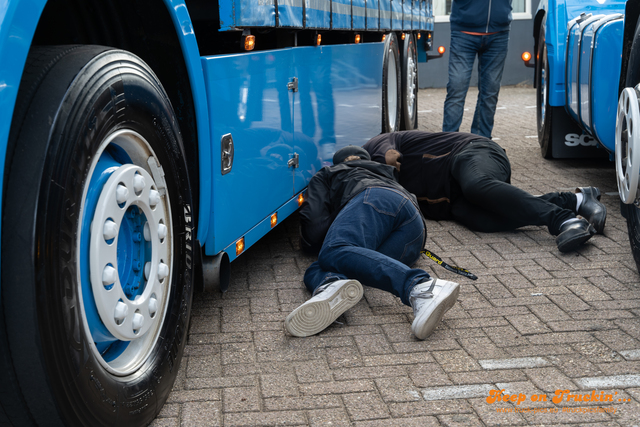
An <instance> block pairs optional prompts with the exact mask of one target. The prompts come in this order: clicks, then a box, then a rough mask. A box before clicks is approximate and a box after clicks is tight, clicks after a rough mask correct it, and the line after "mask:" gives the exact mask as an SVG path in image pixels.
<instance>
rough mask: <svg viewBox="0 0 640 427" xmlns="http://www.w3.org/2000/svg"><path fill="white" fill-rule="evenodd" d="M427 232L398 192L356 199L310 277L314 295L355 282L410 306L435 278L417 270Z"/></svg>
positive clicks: (371, 192) (372, 191) (372, 192)
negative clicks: (333, 284)
mask: <svg viewBox="0 0 640 427" xmlns="http://www.w3.org/2000/svg"><path fill="white" fill-rule="evenodd" d="M424 233H425V228H424V224H423V222H422V217H421V216H420V213H419V212H418V209H417V208H416V207H415V206H414V204H413V203H412V202H411V200H409V198H408V197H407V196H406V195H404V194H403V193H401V192H400V191H398V190H395V189H392V188H382V187H370V188H367V189H366V190H364V191H363V192H361V193H360V194H358V195H357V196H355V197H354V198H353V199H351V200H350V201H349V202H348V203H347V205H346V206H345V207H344V208H343V209H342V211H340V213H339V214H338V216H337V217H336V219H335V220H334V221H333V223H332V224H331V227H329V231H328V232H327V235H326V237H325V239H324V243H323V244H322V249H320V254H319V255H318V261H316V262H314V263H313V264H311V266H309V268H308V269H307V271H306V272H305V274H304V284H305V285H306V286H307V289H308V290H309V291H310V292H311V293H313V291H315V289H316V288H317V287H318V286H320V285H322V284H323V283H326V282H330V281H334V280H337V279H355V280H358V281H359V282H360V283H362V284H363V285H367V286H371V287H374V288H378V289H382V290H383V291H387V292H391V293H392V294H393V295H395V296H397V297H400V299H401V300H402V302H403V303H404V304H406V305H410V303H409V294H410V293H411V289H413V287H414V286H415V285H416V284H418V283H421V282H424V281H426V280H429V278H430V276H429V274H428V273H427V272H425V271H424V270H419V269H412V268H411V267H410V266H411V265H412V264H414V263H415V262H416V261H417V260H418V257H419V256H420V250H421V249H422V244H423V241H424Z"/></svg>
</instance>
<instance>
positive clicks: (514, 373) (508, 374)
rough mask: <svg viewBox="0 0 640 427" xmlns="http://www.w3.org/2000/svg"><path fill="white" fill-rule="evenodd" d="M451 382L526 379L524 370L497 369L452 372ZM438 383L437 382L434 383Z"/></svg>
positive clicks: (458, 383)
mask: <svg viewBox="0 0 640 427" xmlns="http://www.w3.org/2000/svg"><path fill="white" fill-rule="evenodd" d="M449 378H451V382H452V383H453V384H455V385H460V384H487V383H497V382H515V381H526V380H527V377H526V376H525V374H524V372H522V371H521V370H518V369H509V370H495V371H471V372H451V373H450V374H449ZM433 385H437V384H433Z"/></svg>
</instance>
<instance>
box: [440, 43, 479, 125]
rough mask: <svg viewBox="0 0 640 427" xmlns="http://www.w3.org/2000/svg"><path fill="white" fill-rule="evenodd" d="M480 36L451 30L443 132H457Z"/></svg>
mask: <svg viewBox="0 0 640 427" xmlns="http://www.w3.org/2000/svg"><path fill="white" fill-rule="evenodd" d="M481 39H482V37H481V36H472V35H470V34H465V33H462V32H460V31H452V32H451V44H450V46H449V81H448V83H447V97H446V98H445V101H444V118H443V121H442V131H443V132H457V131H458V130H459V129H460V124H461V123H462V115H463V113H464V100H465V98H466V96H467V91H468V90H469V81H470V80H471V71H472V70H473V61H474V60H475V58H476V53H477V52H478V49H479V48H480V42H481Z"/></svg>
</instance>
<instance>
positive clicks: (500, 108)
mask: <svg viewBox="0 0 640 427" xmlns="http://www.w3.org/2000/svg"><path fill="white" fill-rule="evenodd" d="M506 109H507V107H498V108H496V110H506Z"/></svg>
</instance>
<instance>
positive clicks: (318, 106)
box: [0, 0, 437, 427]
mask: <svg viewBox="0 0 640 427" xmlns="http://www.w3.org/2000/svg"><path fill="white" fill-rule="evenodd" d="M433 25H434V18H433V7H432V0H218V1H212V0H0V117H1V118H2V120H0V164H2V165H3V171H2V174H0V179H1V180H2V185H1V186H0V192H1V193H2V199H1V200H2V204H1V206H0V208H1V215H2V223H1V227H0V236H1V247H0V255H1V269H0V274H1V276H0V372H2V379H1V380H0V424H1V425H16V426H31V425H43V426H44V425H47V426H49V425H85V426H92V427H94V426H115V425H123V426H124V425H126V426H142V425H147V424H149V423H150V422H151V421H152V420H153V419H154V418H155V416H156V415H157V414H158V412H159V411H160V409H161V408H162V405H163V404H164V402H165V401H166V399H167V397H168V395H169V392H170V390H171V388H172V385H173V383H174V380H175V378H176V375H177V372H178V366H179V364H180V360H181V357H182V354H183V351H184V346H185V341H186V338H187V330H188V327H189V315H190V310H191V302H192V297H193V292H194V289H196V288H203V289H205V290H207V289H208V290H210V289H214V290H215V289H218V290H222V291H224V290H226V287H227V286H228V283H229V263H230V262H232V261H234V260H235V259H236V258H237V257H238V256H240V255H241V254H242V253H243V252H244V251H246V250H247V248H249V247H250V246H251V245H253V244H254V243H255V242H256V241H258V240H259V239H260V238H261V237H263V236H264V235H265V234H267V233H268V232H269V231H270V230H271V229H273V228H274V227H276V226H277V225H278V224H279V223H281V222H282V221H283V220H284V219H285V218H286V217H287V216H289V215H290V214H291V213H293V212H294V211H295V210H296V209H297V208H298V207H299V206H300V204H301V203H302V202H303V200H304V195H305V188H306V186H307V183H308V182H309V180H310V178H311V177H312V176H313V175H314V173H315V172H316V171H318V170H319V169H320V168H321V167H322V166H323V165H325V164H327V163H328V162H330V160H331V157H332V154H333V152H335V150H337V149H339V148H341V147H343V146H345V145H348V144H362V143H364V142H365V141H366V140H368V139H369V138H370V137H373V136H375V135H377V134H378V133H380V132H393V131H395V130H398V129H413V128H415V127H416V126H417V93H418V80H417V79H418V73H417V67H418V62H421V61H426V60H427V58H428V57H429V55H428V51H429V50H431V43H432V40H433V38H432V32H433ZM434 56H437V55H434Z"/></svg>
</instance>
